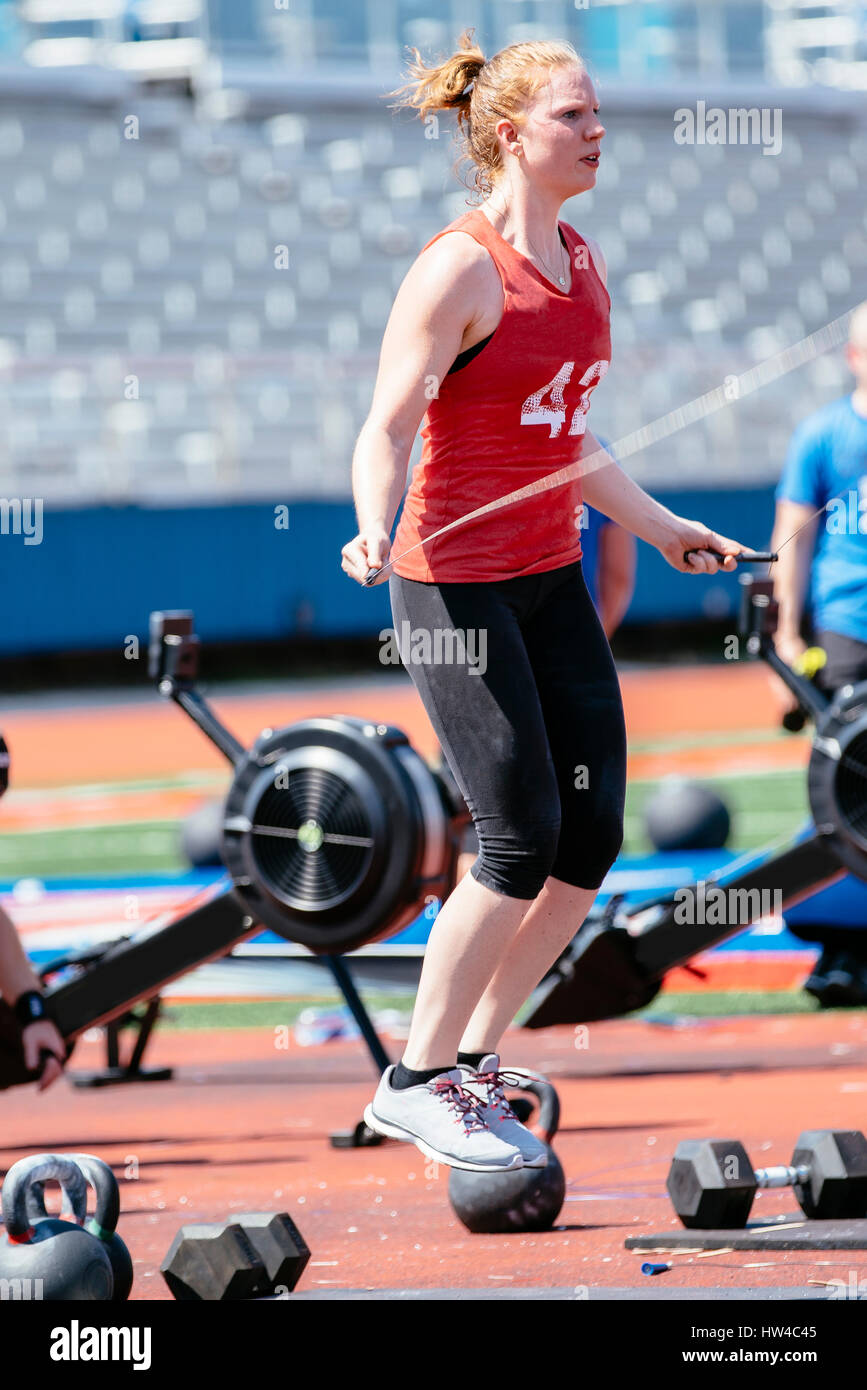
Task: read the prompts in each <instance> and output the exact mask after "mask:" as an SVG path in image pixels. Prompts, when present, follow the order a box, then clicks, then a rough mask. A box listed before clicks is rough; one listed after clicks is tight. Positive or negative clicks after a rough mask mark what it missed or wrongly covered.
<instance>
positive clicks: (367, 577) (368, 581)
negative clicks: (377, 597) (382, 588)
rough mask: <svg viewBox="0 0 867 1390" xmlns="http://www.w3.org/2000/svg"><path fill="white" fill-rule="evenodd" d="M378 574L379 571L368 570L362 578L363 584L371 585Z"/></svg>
mask: <svg viewBox="0 0 867 1390" xmlns="http://www.w3.org/2000/svg"><path fill="white" fill-rule="evenodd" d="M378 574H379V570H375V569H369V570H368V571H367V574H366V575H365V576H364V582H365V584H372V583H373V581H374V579H375V578H376V576H377V575H378Z"/></svg>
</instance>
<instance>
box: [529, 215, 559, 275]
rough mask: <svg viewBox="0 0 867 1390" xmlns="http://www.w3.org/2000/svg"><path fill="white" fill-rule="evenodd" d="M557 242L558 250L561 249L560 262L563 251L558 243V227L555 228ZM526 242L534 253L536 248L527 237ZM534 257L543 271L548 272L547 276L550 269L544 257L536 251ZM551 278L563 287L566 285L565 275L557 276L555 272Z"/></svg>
mask: <svg viewBox="0 0 867 1390" xmlns="http://www.w3.org/2000/svg"><path fill="white" fill-rule="evenodd" d="M557 240H558V242H559V245H560V248H561V249H560V258H561V261H562V257H563V249H562V248H563V243H562V241H560V229H559V227H558V228H557ZM527 242H528V244H529V246H530V248H531V249H532V250H533V251H536V248H535V246H534V245H533V243H532V241H530V238H529V237H527ZM536 255H537V256H538V257H539V260H540V261H541V262H542V264H543V266H544V267H545V269H546V270H547V271H548V272H549V274H550V271H551V267H550V266H549V265H548V262H547V261H546V260H545V257H544V256H543V255H541V254H540V253H539V252H538V251H536ZM551 278H552V279H554V280H558V281H559V282H560V284H561V285H564V286H565V284H566V276H565V275H558V274H557V272H556V271H555V272H554V274H553V276H551Z"/></svg>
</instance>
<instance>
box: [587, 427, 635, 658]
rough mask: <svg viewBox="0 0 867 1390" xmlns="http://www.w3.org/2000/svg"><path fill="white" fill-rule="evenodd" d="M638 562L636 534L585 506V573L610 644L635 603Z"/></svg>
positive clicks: (604, 447) (604, 442)
mask: <svg viewBox="0 0 867 1390" xmlns="http://www.w3.org/2000/svg"><path fill="white" fill-rule="evenodd" d="M597 439H598V442H599V443H600V444H601V445H602V448H603V449H607V450H608V452H609V453H612V450H611V445H610V444H608V443H607V442H606V441H605V440H604V439H602V438H601V436H597ZM612 457H613V454H612ZM635 558H636V544H635V537H634V536H633V534H632V532H631V531H625V530H624V529H623V527H622V526H618V525H617V523H616V521H612V520H611V518H610V517H607V516H605V515H604V514H603V513H602V512H598V511H596V510H595V508H593V507H588V505H587V503H586V502H585V503H584V509H583V512H582V515H581V572H582V574H583V575H584V582H585V584H586V585H587V589H588V591H589V594H590V597H591V598H592V600H593V603H594V606H595V608H596V611H597V613H598V614H599V618H600V621H601V623H602V626H603V628H604V629H605V636H606V637H607V638H608V640H609V641H610V640H611V637H612V635H613V634H614V633H615V632H616V631H617V628H618V627H619V626H620V624H621V622H622V621H623V618H624V616H625V614H626V610H627V609H628V607H629V605H630V603H631V602H632V595H633V593H634V592H635Z"/></svg>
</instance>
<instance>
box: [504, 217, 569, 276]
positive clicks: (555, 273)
mask: <svg viewBox="0 0 867 1390" xmlns="http://www.w3.org/2000/svg"><path fill="white" fill-rule="evenodd" d="M494 211H495V212H497V214H498V216H501V217H502V216H503V214H502V213H500V212H499V209H497V208H495V209H494ZM501 235H502V233H501ZM557 241H558V243H559V246H560V248H561V251H560V254H561V260H562V253H563V242H562V240H561V238H560V224H559V223H558V224H557ZM527 244H528V245H529V247H530V250H531V251H536V248H535V246H534V245H533V243H532V241H530V238H529V237H527ZM536 255H537V256H539V260H540V261H541V262H542V264H543V266H544V267H545V269H546V270H547V272H548V276H549V279H551V280H556V281H557V282H558V284H561V285H563V286H564V287H565V285H566V276H565V275H560V274H559V273H558V272H557V271H554V273H553V274H552V273H551V267H550V266H549V264H548V262H547V261H546V260H545V257H544V256H541V255H539V252H538V251H536Z"/></svg>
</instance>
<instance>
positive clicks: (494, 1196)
mask: <svg viewBox="0 0 867 1390" xmlns="http://www.w3.org/2000/svg"><path fill="white" fill-rule="evenodd" d="M508 1074H509V1076H518V1077H520V1078H521V1079H519V1080H516V1081H515V1082H514V1083H513V1084H514V1085H515V1086H516V1087H517V1088H518V1089H519V1090H521V1091H526V1092H528V1093H529V1094H531V1095H534V1096H535V1097H536V1098H537V1100H538V1102H539V1115H538V1118H537V1121H536V1123H535V1125H532V1126H528V1128H532V1130H533V1133H534V1134H538V1135H539V1138H544V1140H545V1143H546V1145H547V1146H548V1163H547V1165H546V1167H544V1168H517V1169H515V1170H514V1171H513V1172H502V1173H473V1172H470V1171H469V1170H468V1169H465V1168H452V1169H451V1171H450V1173H449V1201H450V1202H451V1204H452V1209H453V1211H454V1213H455V1215H456V1216H457V1217H458V1218H459V1220H461V1221H462V1222H463V1223H464V1225H465V1226H466V1228H467V1230H468V1231H472V1232H473V1233H474V1234H475V1235H502V1234H505V1233H507V1232H509V1231H550V1229H551V1227H552V1226H553V1225H554V1222H555V1221H556V1220H557V1217H558V1216H559V1215H560V1211H561V1208H562V1206H563V1202H564V1201H565V1198H566V1176H565V1174H564V1172H563V1169H562V1167H561V1164H560V1160H559V1159H558V1157H557V1155H556V1154H555V1152H554V1150H553V1149H552V1148H551V1140H552V1139H553V1138H554V1135H555V1134H556V1133H557V1127H558V1125H559V1123H560V1098H559V1096H558V1095H557V1092H556V1090H555V1089H554V1087H553V1086H552V1085H551V1083H550V1081H546V1080H545V1078H544V1077H542V1076H539V1075H538V1073H534V1072H517V1071H515V1072H513V1071H512V1069H511V1068H510V1069H509V1073H508Z"/></svg>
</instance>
